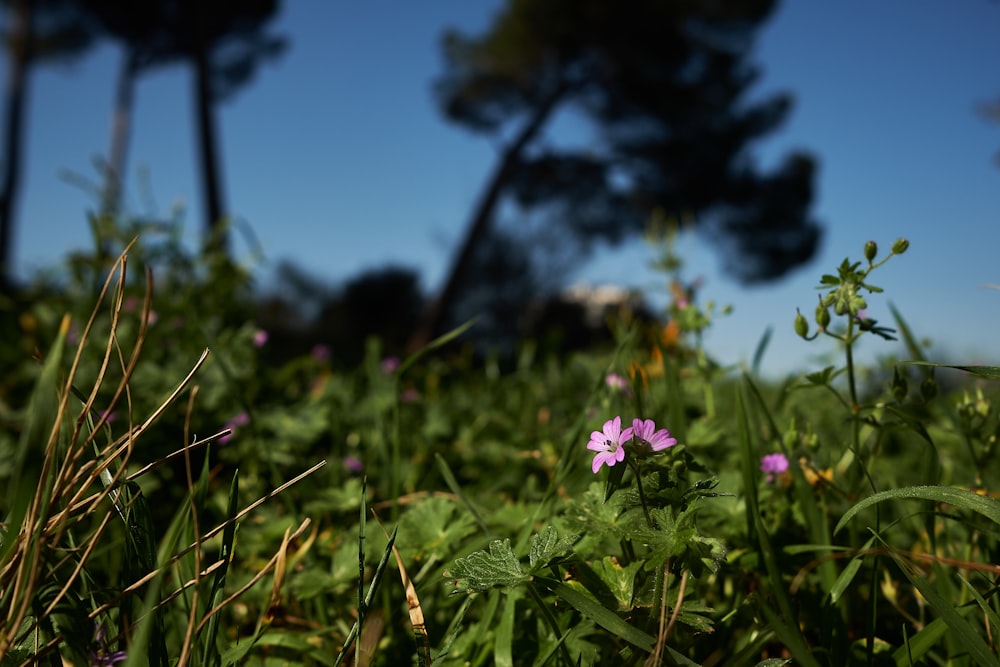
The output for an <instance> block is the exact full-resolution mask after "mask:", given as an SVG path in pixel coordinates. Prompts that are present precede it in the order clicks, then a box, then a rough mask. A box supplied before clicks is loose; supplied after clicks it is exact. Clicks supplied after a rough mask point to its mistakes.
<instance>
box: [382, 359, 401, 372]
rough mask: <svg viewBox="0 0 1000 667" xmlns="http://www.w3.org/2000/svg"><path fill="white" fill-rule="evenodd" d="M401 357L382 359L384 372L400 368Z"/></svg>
mask: <svg viewBox="0 0 1000 667" xmlns="http://www.w3.org/2000/svg"><path fill="white" fill-rule="evenodd" d="M399 363H400V362H399V357H386V358H385V359H383V360H382V372H383V373H392V372H393V371H395V370H396V369H397V368H399Z"/></svg>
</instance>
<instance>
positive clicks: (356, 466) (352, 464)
mask: <svg viewBox="0 0 1000 667" xmlns="http://www.w3.org/2000/svg"><path fill="white" fill-rule="evenodd" d="M341 463H342V464H343V465H344V468H345V469H346V470H347V472H350V473H354V474H355V475H357V474H358V473H360V472H361V471H363V470H364V469H365V464H363V463H362V462H361V459H359V458H358V457H356V456H345V457H344V459H343V461H341Z"/></svg>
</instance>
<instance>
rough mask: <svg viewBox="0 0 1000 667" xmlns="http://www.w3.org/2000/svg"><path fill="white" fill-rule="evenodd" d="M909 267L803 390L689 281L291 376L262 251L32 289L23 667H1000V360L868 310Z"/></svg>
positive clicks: (15, 563)
mask: <svg viewBox="0 0 1000 667" xmlns="http://www.w3.org/2000/svg"><path fill="white" fill-rule="evenodd" d="M906 247H907V243H906V242H905V241H903V240H899V241H897V242H895V243H893V244H892V249H891V251H889V252H881V253H880V251H879V249H878V248H877V247H876V246H875V244H874V243H869V244H866V245H865V246H864V247H863V249H862V252H861V257H860V258H859V259H848V260H845V261H844V263H843V264H842V265H841V266H839V267H835V268H834V270H833V272H831V273H830V274H829V275H825V276H822V277H817V284H818V285H819V286H820V288H821V289H820V290H819V294H820V295H821V300H820V303H819V305H818V307H817V309H816V312H814V313H801V314H799V315H798V316H797V317H796V314H795V313H789V314H788V315H787V321H788V326H794V327H795V329H796V331H797V332H798V333H799V335H801V336H802V337H803V338H807V339H813V338H815V340H814V342H813V343H812V344H813V345H816V346H826V347H827V348H829V349H834V350H839V354H840V355H841V356H840V359H841V361H840V362H839V363H838V364H837V365H834V366H830V367H828V368H823V369H805V370H804V372H803V373H802V374H801V375H799V376H793V377H789V378H787V379H786V380H784V381H774V380H768V381H765V380H764V379H762V378H761V376H760V375H759V374H758V370H759V369H756V368H735V367H731V366H727V365H726V361H725V360H718V359H714V358H713V357H712V354H711V350H706V349H704V348H703V347H702V345H701V339H702V334H703V333H704V331H705V330H706V329H708V328H709V327H711V326H712V322H713V319H714V318H716V317H719V316H721V315H722V314H723V313H722V311H717V310H716V309H714V308H713V307H710V306H709V305H707V303H706V304H703V303H701V302H699V301H697V300H695V299H694V298H693V297H692V298H690V299H689V298H687V296H686V295H688V294H690V292H688V291H686V290H685V285H684V284H683V281H682V280H681V279H680V273H679V266H677V265H676V264H674V265H673V266H674V269H675V272H674V273H672V274H671V275H668V276H666V277H665V278H666V279H667V280H673V286H674V289H673V293H674V300H673V303H672V305H671V306H670V310H669V312H668V313H666V314H665V316H664V319H663V322H665V323H666V324H665V325H664V324H662V323H661V324H650V323H642V322H639V321H637V320H634V319H633V318H631V317H630V316H629V313H628V312H627V311H617V312H610V313H609V314H608V315H609V317H608V326H609V328H610V332H611V333H612V334H613V339H612V340H613V343H611V344H608V345H605V346H601V347H598V348H595V349H591V350H586V351H584V352H576V353H572V354H566V355H552V354H542V353H541V352H540V351H539V348H538V347H537V346H535V345H533V343H532V341H529V340H526V341H523V342H522V344H521V345H520V346H519V348H518V350H517V353H516V354H515V356H514V357H512V358H499V357H497V356H494V355H490V354H488V353H486V354H478V353H475V352H474V351H472V349H471V348H470V347H469V345H468V344H467V343H466V342H465V338H464V336H463V331H462V330H457V331H455V332H453V333H451V334H448V335H446V336H445V337H443V338H442V339H439V340H437V341H435V342H434V343H432V344H431V346H430V347H429V348H428V349H426V350H422V351H421V352H419V353H417V354H415V355H413V356H411V357H407V358H403V359H398V358H395V357H392V356H389V355H387V354H386V353H384V352H383V351H382V348H381V346H380V343H379V341H377V340H371V341H369V343H368V348H367V353H366V356H365V361H364V363H362V364H360V365H359V366H357V367H356V368H342V367H339V366H338V365H337V363H336V350H333V351H329V350H325V349H323V348H315V349H314V350H313V351H312V353H305V354H298V355H295V356H293V357H292V358H291V359H290V360H287V361H283V362H282V363H280V364H276V363H268V361H267V359H268V355H267V352H268V346H269V345H273V344H274V343H273V341H269V340H268V335H267V332H266V331H262V330H261V329H260V328H259V327H258V326H257V325H255V323H254V321H253V319H252V315H251V314H252V303H251V300H252V297H251V289H250V285H251V281H250V276H249V274H248V273H247V272H245V271H241V270H238V269H237V268H236V267H233V266H232V265H231V264H229V263H226V262H211V261H206V262H201V261H200V260H197V259H195V258H190V257H186V256H183V254H179V253H177V252H168V253H163V252H162V248H154V247H150V246H144V245H142V244H139V243H137V244H134V245H132V246H130V247H129V248H127V249H126V252H124V253H123V254H122V255H121V257H119V259H118V260H117V261H116V262H107V261H104V262H102V261H100V260H99V259H97V258H90V260H88V261H80V260H79V258H77V259H78V261H77V262H76V263H71V264H70V265H69V269H68V270H67V271H66V273H65V274H64V278H63V279H62V280H61V281H59V283H58V284H56V285H52V284H49V285H48V286H46V287H37V288H33V289H34V290H35V291H30V290H29V291H27V292H26V293H25V296H24V298H23V299H21V300H20V301H17V302H11V303H7V304H4V308H5V310H6V312H5V314H4V321H5V323H4V324H3V335H4V337H5V338H4V341H5V344H4V346H3V348H2V350H0V363H2V365H3V366H2V367H3V375H2V377H3V381H2V385H0V420H2V423H3V429H2V432H0V489H2V492H0V517H2V521H3V523H2V529H0V665H2V666H3V667H8V666H13V665H21V664H25V665H27V664H43V665H63V664H72V665H78V666H79V665H112V664H116V665H128V666H134V665H142V666H145V665H188V664H190V665H199V666H200V665H234V664H239V665H337V664H354V665H400V664H419V665H430V664H440V665H543V664H549V665H594V664H600V665H619V664H620V665H640V664H641V665H660V664H662V665H733V666H742V665H755V664H761V665H780V664H786V663H787V664H796V665H823V666H826V665H830V666H840V665H1000V646H998V637H1000V600H998V595H997V584H998V574H1000V565H998V563H1000V550H998V534H1000V502H998V501H997V500H996V493H997V491H998V490H1000V479H998V478H1000V465H997V464H996V463H995V462H994V458H995V450H996V446H997V432H998V429H1000V420H998V410H997V408H996V407H994V406H993V402H995V400H996V392H995V391H994V390H993V385H992V384H991V383H990V381H991V380H995V379H996V378H997V377H1000V369H995V368H983V367H977V368H967V369H964V371H961V372H960V371H956V370H954V369H947V368H941V367H938V366H936V365H934V364H933V363H932V362H933V361H934V360H928V359H924V357H923V350H922V349H921V347H920V345H919V344H918V343H917V333H916V332H912V331H910V330H909V328H908V327H907V325H906V321H905V319H904V316H903V315H902V314H899V313H894V314H895V321H894V322H892V323H889V325H888V326H886V323H877V322H874V321H873V320H870V319H867V318H866V316H865V312H866V307H867V301H868V300H870V299H884V298H886V297H885V295H882V294H880V290H878V288H877V287H875V286H874V285H873V284H872V283H871V282H870V281H871V280H872V279H873V278H874V279H876V281H877V269H878V267H879V266H880V265H881V264H882V263H883V262H884V261H886V260H889V259H891V260H892V261H904V262H905V261H906V257H905V256H903V257H897V255H903V254H904V253H905V251H906ZM154 286H155V288H154ZM806 296H807V297H808V298H812V297H811V296H809V295H806ZM8 315H9V316H8ZM872 336H877V337H881V338H883V339H890V340H895V339H898V341H899V343H900V344H901V346H902V349H905V350H906V352H907V354H906V358H907V359H908V361H907V362H894V363H893V362H887V363H886V364H885V365H884V366H882V367H878V368H858V367H856V366H855V364H854V362H853V349H854V346H856V344H857V341H858V340H859V338H861V337H872ZM766 344H767V340H766V338H765V340H762V341H761V348H760V349H761V351H763V350H764V349H765V348H766ZM914 362H922V363H914ZM647 420H648V421H647Z"/></svg>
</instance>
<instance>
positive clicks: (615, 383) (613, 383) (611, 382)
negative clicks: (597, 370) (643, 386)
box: [604, 373, 628, 391]
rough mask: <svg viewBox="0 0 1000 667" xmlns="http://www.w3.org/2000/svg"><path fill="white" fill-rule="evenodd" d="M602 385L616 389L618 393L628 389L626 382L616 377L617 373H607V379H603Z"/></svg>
mask: <svg viewBox="0 0 1000 667" xmlns="http://www.w3.org/2000/svg"><path fill="white" fill-rule="evenodd" d="M604 383H605V384H606V385H608V387H610V388H611V389H618V390H620V391H625V390H626V389H628V380H626V379H625V378H623V377H622V376H621V375H618V373H608V375H607V377H605V378H604Z"/></svg>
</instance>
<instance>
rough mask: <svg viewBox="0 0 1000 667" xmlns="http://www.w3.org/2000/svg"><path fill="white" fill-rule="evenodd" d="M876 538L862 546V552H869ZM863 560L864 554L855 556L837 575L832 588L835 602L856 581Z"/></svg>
mask: <svg viewBox="0 0 1000 667" xmlns="http://www.w3.org/2000/svg"><path fill="white" fill-rule="evenodd" d="M874 540H875V538H872V539H870V540H868V541H867V542H865V545H864V546H863V547H861V552H862V553H865V552H867V551H868V549H870V548H871V546H872V542H873V541H874ZM863 562H864V556H855V557H854V558H852V559H851V562H850V563H848V564H847V567H845V568H844V571H843V572H841V573H840V576H838V577H837V581H836V583H834V585H833V588H831V589H830V600H831V601H833V603H834V604H836V603H837V601H838V600H840V596H841V595H843V593H844V591H846V590H847V589H848V588H849V587H850V585H851V583H852V582H853V581H854V577H855V576H857V574H858V570H859V569H861V564H862V563H863Z"/></svg>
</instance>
